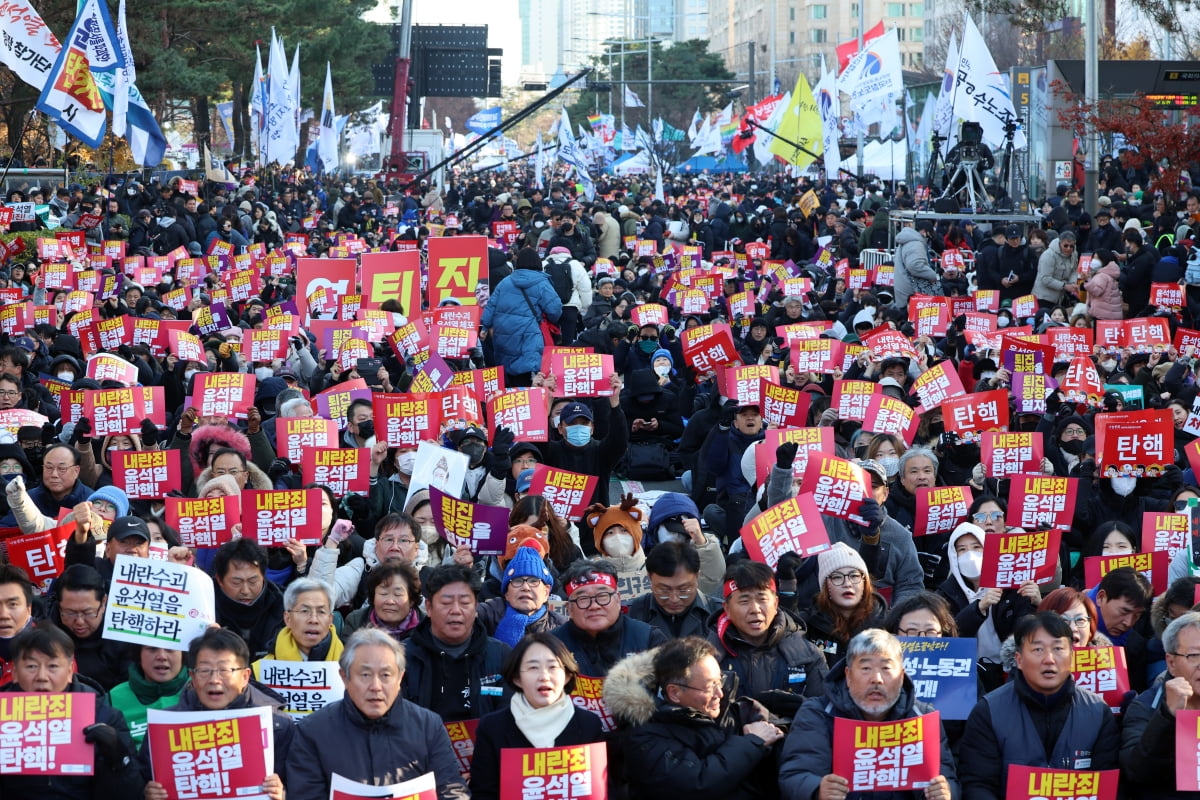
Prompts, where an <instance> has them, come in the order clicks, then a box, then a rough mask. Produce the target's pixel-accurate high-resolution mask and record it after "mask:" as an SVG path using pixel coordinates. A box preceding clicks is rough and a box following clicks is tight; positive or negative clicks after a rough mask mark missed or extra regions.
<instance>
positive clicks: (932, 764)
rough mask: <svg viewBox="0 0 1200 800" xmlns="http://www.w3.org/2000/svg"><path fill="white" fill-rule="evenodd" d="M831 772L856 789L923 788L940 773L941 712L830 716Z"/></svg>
mask: <svg viewBox="0 0 1200 800" xmlns="http://www.w3.org/2000/svg"><path fill="white" fill-rule="evenodd" d="M831 771H832V772H833V774H835V775H840V776H842V777H843V778H846V779H847V780H848V781H850V791H851V792H855V793H857V792H909V791H913V790H919V789H924V788H925V787H926V786H928V785H929V783H930V782H931V781H932V780H933V779H934V778H936V777H937V776H938V775H940V774H941V772H942V724H941V717H940V715H939V714H938V712H936V711H932V712H930V713H928V714H923V715H921V716H919V717H912V718H910V719H901V720H894V721H890V722H868V721H865V720H858V719H850V718H848V717H841V716H838V717H834V719H833V769H832V770H831Z"/></svg>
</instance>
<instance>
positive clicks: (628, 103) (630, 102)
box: [625, 86, 646, 108]
mask: <svg viewBox="0 0 1200 800" xmlns="http://www.w3.org/2000/svg"><path fill="white" fill-rule="evenodd" d="M625 107H626V108H645V107H646V104H645V103H643V102H642V100H641V98H639V97H638V96H637V95H636V94H635V93H634V91H633V89H630V88H629V87H628V86H626V87H625Z"/></svg>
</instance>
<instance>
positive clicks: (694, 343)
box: [681, 322, 742, 383]
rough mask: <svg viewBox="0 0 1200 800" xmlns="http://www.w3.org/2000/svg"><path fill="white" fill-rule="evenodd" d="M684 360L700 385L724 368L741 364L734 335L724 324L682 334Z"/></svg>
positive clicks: (715, 323) (711, 325)
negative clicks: (734, 342)
mask: <svg viewBox="0 0 1200 800" xmlns="http://www.w3.org/2000/svg"><path fill="white" fill-rule="evenodd" d="M681 338H682V342H683V360H684V362H685V363H686V364H687V365H688V366H690V367H691V368H692V370H693V371H694V372H695V373H696V382H697V383H700V382H701V381H704V380H706V379H708V378H710V377H712V376H713V375H715V374H716V373H717V372H718V371H719V370H720V369H721V368H722V367H729V366H737V365H738V364H741V363H742V361H741V357H740V356H739V355H738V351H737V348H736V347H734V344H733V333H732V331H730V329H729V326H728V325H726V324H725V323H724V322H714V323H709V324H708V325H698V326H696V327H695V328H692V329H691V330H685V331H684V332H683V334H682V337H681Z"/></svg>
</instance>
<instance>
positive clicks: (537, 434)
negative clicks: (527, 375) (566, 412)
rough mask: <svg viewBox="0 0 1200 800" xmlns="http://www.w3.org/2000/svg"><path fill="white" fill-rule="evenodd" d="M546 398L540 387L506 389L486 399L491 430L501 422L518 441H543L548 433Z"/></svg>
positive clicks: (494, 429) (547, 436)
mask: <svg viewBox="0 0 1200 800" xmlns="http://www.w3.org/2000/svg"><path fill="white" fill-rule="evenodd" d="M547 405H548V398H547V393H546V390H545V389H543V388H540V387H538V388H534V389H509V390H507V391H505V392H503V393H502V394H499V395H497V396H496V397H494V398H492V399H491V400H490V401H488V404H487V410H488V416H489V417H490V418H491V420H492V428H491V430H492V433H495V432H496V430H497V429H498V428H499V427H500V426H501V425H503V426H504V427H506V428H508V429H509V430H510V431H512V432H513V436H514V437H515V438H516V440H517V441H519V442H544V441H546V440H547V439H548V438H549V436H550V433H549V420H548V419H547V415H548V414H549V409H548V407H547Z"/></svg>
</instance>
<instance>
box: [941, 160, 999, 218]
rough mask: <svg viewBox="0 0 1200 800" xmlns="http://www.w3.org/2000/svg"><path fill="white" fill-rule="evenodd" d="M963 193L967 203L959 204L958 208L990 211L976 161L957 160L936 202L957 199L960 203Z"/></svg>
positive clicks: (989, 204) (990, 205)
mask: <svg viewBox="0 0 1200 800" xmlns="http://www.w3.org/2000/svg"><path fill="white" fill-rule="evenodd" d="M960 183H961V185H960ZM964 193H965V199H966V200H967V202H966V203H961V202H960V203H959V205H960V207H962V206H965V207H967V208H970V209H971V210H972V211H991V210H992V204H991V202H989V200H988V194H987V188H986V187H985V186H984V185H983V176H982V175H981V174H979V161H978V160H976V159H959V162H958V165H957V166H956V167H955V168H954V172H953V173H952V174H951V175H950V178H949V179H948V180H947V181H946V188H945V189H944V190H943V191H942V195H941V197H939V198H938V200H944V199H946V198H954V197H957V198H959V199H960V201H961V199H963V197H962V196H963V194H964Z"/></svg>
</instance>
